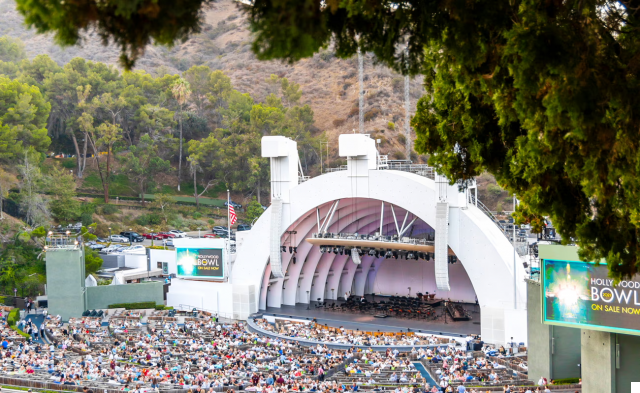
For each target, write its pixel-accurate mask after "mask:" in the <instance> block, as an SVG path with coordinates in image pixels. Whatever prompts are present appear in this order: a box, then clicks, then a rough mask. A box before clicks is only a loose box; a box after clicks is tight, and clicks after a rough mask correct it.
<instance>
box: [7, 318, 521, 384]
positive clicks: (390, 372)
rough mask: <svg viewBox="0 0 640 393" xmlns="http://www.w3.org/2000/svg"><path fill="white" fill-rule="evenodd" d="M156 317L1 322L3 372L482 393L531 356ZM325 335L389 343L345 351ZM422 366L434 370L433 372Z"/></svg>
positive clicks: (35, 377) (412, 339) (48, 377)
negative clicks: (28, 333) (28, 328)
mask: <svg viewBox="0 0 640 393" xmlns="http://www.w3.org/2000/svg"><path fill="white" fill-rule="evenodd" d="M149 315H150V316H151V315H152V316H153V318H151V317H150V318H148V321H147V322H146V323H143V322H142V320H143V319H142V317H143V316H144V314H142V313H140V312H136V313H128V315H127V314H125V313H121V314H118V315H117V316H111V317H107V319H106V320H105V323H103V320H102V318H91V317H84V318H72V319H71V320H70V321H69V322H68V323H62V321H61V319H60V318H59V317H56V316H47V318H46V320H45V323H43V325H42V326H39V327H32V330H33V329H35V330H39V331H40V332H41V334H42V333H44V337H43V340H36V339H35V337H34V338H33V339H25V337H23V336H21V335H20V334H19V333H17V332H16V331H15V330H13V329H11V328H9V327H8V326H7V324H6V322H5V321H3V322H2V323H1V324H0V335H1V340H2V341H1V344H0V376H5V377H12V378H28V379H29V380H30V381H41V382H48V383H54V384H60V385H69V386H71V385H75V386H86V387H88V388H89V389H92V390H93V391H100V389H102V390H104V389H110V390H121V391H133V392H135V393H144V392H147V391H161V392H162V391H165V392H167V391H171V390H186V389H189V390H191V391H192V392H193V393H205V392H207V393H213V392H221V391H227V390H229V389H233V390H244V391H255V392H259V393H284V392H290V391H310V392H323V393H340V392H358V391H372V390H376V391H388V392H394V393H418V392H439V391H445V392H464V391H466V392H475V391H477V392H483V393H484V391H483V390H482V389H481V388H472V387H465V385H467V386H482V385H486V386H500V384H505V383H506V384H509V383H513V382H516V383H520V382H524V380H526V378H527V377H526V357H509V356H506V355H505V354H502V353H500V350H499V349H495V348H493V347H490V346H486V347H485V348H484V349H483V351H476V352H472V351H467V350H466V348H465V347H464V345H462V344H463V343H456V342H455V341H452V340H450V339H447V338H442V337H436V336H429V335H417V334H411V333H404V334H384V333H382V334H378V333H377V332H376V333H365V332H359V331H352V330H347V329H344V328H329V327H326V326H321V325H318V324H315V323H310V324H308V325H307V324H301V323H295V322H292V321H278V322H277V323H276V324H270V323H268V322H266V321H265V320H256V321H255V322H256V323H257V324H258V326H260V327H261V328H262V329H265V330H268V331H270V332H276V333H279V334H281V335H284V336H287V337H304V338H308V339H314V340H316V341H318V342H319V343H318V344H316V345H313V346H310V347H303V346H300V345H299V343H297V342H295V341H292V340H288V339H287V338H284V337H275V336H269V335H262V334H257V333H253V332H251V331H249V330H248V329H247V327H246V326H245V324H243V323H233V324H227V323H219V322H216V321H215V319H212V318H208V317H187V318H184V320H183V321H180V323H178V319H177V318H175V317H169V316H168V315H167V314H163V313H162V312H153V313H150V314H149ZM24 326H25V325H23V326H22V327H24ZM322 343H342V344H348V345H386V346H389V348H387V349H386V350H385V351H374V350H373V349H371V348H362V347H360V348H356V347H350V348H349V349H341V350H338V349H331V348H329V347H328V346H327V345H324V344H322ZM399 345H402V346H409V347H411V349H410V350H409V351H405V352H402V351H399V350H398V349H397V348H394V347H393V346H399ZM416 365H418V367H419V368H422V367H426V368H428V369H429V370H430V371H431V375H433V376H435V379H431V377H430V376H427V375H426V374H425V372H424V370H423V372H422V373H421V372H420V370H419V369H418V368H416ZM425 370H426V369H425ZM25 374H28V377H27V376H25ZM512 392H515V390H512Z"/></svg>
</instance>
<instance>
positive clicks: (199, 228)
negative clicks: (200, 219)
mask: <svg viewBox="0 0 640 393" xmlns="http://www.w3.org/2000/svg"><path fill="white" fill-rule="evenodd" d="M201 229H202V228H201V227H198V239H200V230H201Z"/></svg>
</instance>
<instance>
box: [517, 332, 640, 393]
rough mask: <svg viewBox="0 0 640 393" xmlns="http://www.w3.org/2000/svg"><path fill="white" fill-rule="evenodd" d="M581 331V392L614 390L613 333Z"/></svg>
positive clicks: (601, 392) (594, 392)
mask: <svg viewBox="0 0 640 393" xmlns="http://www.w3.org/2000/svg"><path fill="white" fill-rule="evenodd" d="M581 333H582V334H581V349H582V393H603V392H615V391H616V390H615V362H614V356H613V353H614V348H615V346H614V341H615V339H614V337H613V336H614V335H613V334H611V333H606V332H599V331H595V330H582V331H581ZM529 358H531V356H529ZM637 371H638V370H637V369H636V370H635V372H636V375H637ZM629 391H630V390H627V392H629Z"/></svg>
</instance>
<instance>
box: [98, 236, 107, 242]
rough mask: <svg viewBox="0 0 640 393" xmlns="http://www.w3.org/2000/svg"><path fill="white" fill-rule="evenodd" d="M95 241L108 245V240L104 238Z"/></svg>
mask: <svg viewBox="0 0 640 393" xmlns="http://www.w3.org/2000/svg"><path fill="white" fill-rule="evenodd" d="M96 241H97V242H100V243H109V239H108V238H106V237H99V238H97V239H96Z"/></svg>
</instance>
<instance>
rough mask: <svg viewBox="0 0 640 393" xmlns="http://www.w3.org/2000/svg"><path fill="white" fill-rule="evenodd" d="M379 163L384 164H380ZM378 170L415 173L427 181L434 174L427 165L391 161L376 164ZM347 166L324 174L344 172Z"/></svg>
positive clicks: (433, 170) (331, 169) (432, 178)
mask: <svg viewBox="0 0 640 393" xmlns="http://www.w3.org/2000/svg"><path fill="white" fill-rule="evenodd" d="M380 162H384V164H380ZM378 169H379V170H385V171H387V170H391V171H402V172H409V173H415V174H416V175H419V176H424V177H426V178H428V179H431V180H435V178H436V172H435V169H434V168H433V167H431V166H429V165H427V164H412V163H411V161H393V160H384V161H382V160H381V161H379V162H378ZM346 170H347V165H340V166H339V167H335V168H327V169H325V172H326V173H332V172H340V171H346Z"/></svg>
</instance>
